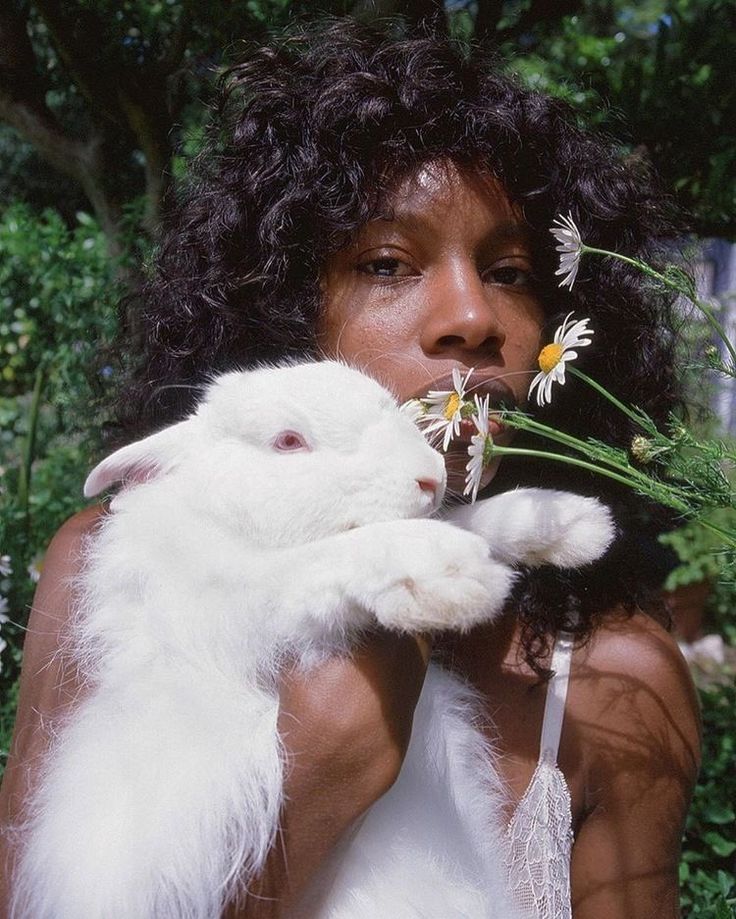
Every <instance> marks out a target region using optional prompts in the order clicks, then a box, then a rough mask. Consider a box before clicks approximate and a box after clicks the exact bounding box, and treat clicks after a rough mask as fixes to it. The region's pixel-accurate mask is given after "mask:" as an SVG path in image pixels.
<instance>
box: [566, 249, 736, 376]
mask: <svg viewBox="0 0 736 919" xmlns="http://www.w3.org/2000/svg"><path fill="white" fill-rule="evenodd" d="M582 252H583V253H588V252H589V253H591V254H593V255H608V256H610V257H611V258H615V259H618V260H619V261H620V262H626V264H627V265H633V266H634V267H635V268H638V269H639V271H641V272H643V273H644V274H646V275H649V277H650V278H655V279H656V280H657V281H659V282H660V283H661V284H664V286H665V287H669V289H670V290H674V291H675V292H676V293H678V294H684V295H685V296H686V297H687V298H688V300H690V302H691V303H693V304H694V305H695V306H696V307H697V308H698V309H699V310H700V312H701V313H702V314H703V315H704V316H705V318H706V321H707V322H708V325H710V327H711V328H712V329H713V331H714V332H715V333H716V335H717V336H718V337H719V338H720V339H721V341H722V342H723V344H724V345H725V346H726V348H727V349H728V353H729V354H730V355H731V360H732V361H733V362H734V365H735V366H736V348H734V346H733V345H732V344H731V341H730V339H729V337H728V335H727V334H726V330H725V329H724V328H723V326H722V325H721V324H720V322H719V321H718V320H717V319H716V317H715V315H714V313H713V310H712V309H711V308H710V307H709V306H708V304H707V303H704V302H703V301H702V300H701V299H700V298H699V297H697V296H695V295H694V294H693V293H692V291H691V290H685V289H684V288H683V286H682V285H681V284H678V283H677V281H673V280H672V279H671V278H668V277H667V276H666V275H664V274H662V273H661V272H659V271H655V270H654V268H650V267H649V265H647V264H646V262H641V261H639V259H635V258H631V257H630V256H628V255H621V254H620V253H619V252H609V251H608V250H607V249H596V248H594V247H593V246H586V245H585V244H583V247H582Z"/></svg>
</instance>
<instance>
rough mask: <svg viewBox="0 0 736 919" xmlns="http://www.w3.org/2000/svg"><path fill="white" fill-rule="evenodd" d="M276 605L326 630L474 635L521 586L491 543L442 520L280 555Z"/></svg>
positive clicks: (370, 530)
mask: <svg viewBox="0 0 736 919" xmlns="http://www.w3.org/2000/svg"><path fill="white" fill-rule="evenodd" d="M275 555H276V558H275V561H278V566H279V568H280V570H281V571H282V572H283V571H284V570H288V571H290V572H291V575H290V576H289V577H288V578H285V577H283V576H282V577H281V578H280V581H279V587H278V588H277V592H276V594H275V596H273V597H272V600H273V602H275V603H278V604H279V607H280V609H281V610H282V611H284V610H285V609H291V610H293V611H294V614H295V615H299V613H301V614H302V615H303V614H306V615H307V616H308V617H309V618H311V619H312V620H316V622H318V623H321V624H323V625H333V624H334V625H340V624H344V625H346V626H350V625H356V626H363V625H366V624H368V621H369V620H368V617H367V616H366V613H371V614H373V615H374V616H375V617H376V619H377V620H378V621H379V622H380V623H381V624H382V625H384V626H385V627H386V628H390V629H396V630H399V631H407V632H412V631H425V630H431V629H448V628H449V629H459V630H466V629H469V628H471V627H472V626H474V625H476V624H477V623H479V622H484V621H488V620H490V619H492V618H493V617H494V616H495V615H496V614H497V613H498V612H499V611H500V609H501V607H502V606H503V603H504V600H505V599H506V597H507V595H508V592H509V590H510V587H511V583H512V581H513V573H512V572H511V570H510V568H509V567H508V566H507V565H504V564H501V563H499V562H496V561H493V560H491V559H490V557H489V552H488V547H487V545H486V543H485V541H484V540H483V539H481V538H480V537H478V536H475V535H474V534H472V533H468V532H465V531H463V530H461V529H459V528H458V527H455V526H453V525H452V524H449V523H445V522H443V521H439V520H426V519H419V520H395V521H390V522H386V523H375V524H370V525H367V526H363V527H358V528H356V529H354V530H350V531H348V532H346V533H339V534H336V535H335V536H331V537H327V538H325V539H322V540H318V541H316V542H314V543H309V544H307V545H304V546H300V547H296V548H290V549H283V550H280V551H279V552H278V553H275Z"/></svg>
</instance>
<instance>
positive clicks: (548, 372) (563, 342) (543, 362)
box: [529, 313, 593, 406]
mask: <svg viewBox="0 0 736 919" xmlns="http://www.w3.org/2000/svg"><path fill="white" fill-rule="evenodd" d="M589 322H590V319H587V318H586V319H578V320H575V319H573V314H572V313H568V314H567V316H565V318H564V320H563V321H562V323H561V325H559V326H558V327H557V328H556V329H555V333H554V336H553V338H552V341H551V343H550V344H548V345H546V346H545V347H544V348H542V350H541V351H540V353H539V371H540V372H539V373H538V374H537V375H536V376H535V377H534V379H533V380H532V382H531V385H530V386H529V398H531V396H532V393H533V392H534V390H535V389H536V391H537V405H539V406H542V405H545V404H549V403H550V402H551V401H552V386H553V384H554V383H559V384H560V386H564V384H565V366H566V364H567V363H569V362H571V361H574V360H576V359H577V357H578V352H577V350H576V349H577V348H584V347H585V346H586V345H589V344H590V343H591V337H592V335H593V329H589V328H588V323H589Z"/></svg>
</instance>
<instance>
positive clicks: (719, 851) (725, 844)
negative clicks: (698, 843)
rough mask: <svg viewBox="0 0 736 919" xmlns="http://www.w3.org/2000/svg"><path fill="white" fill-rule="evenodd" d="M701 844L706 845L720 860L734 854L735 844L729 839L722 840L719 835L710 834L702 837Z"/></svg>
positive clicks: (735, 850)
mask: <svg viewBox="0 0 736 919" xmlns="http://www.w3.org/2000/svg"><path fill="white" fill-rule="evenodd" d="M703 842H705V843H707V845H709V846H710V848H711V849H712V850H713V851H714V852H715V853H716V855H720V856H721V857H722V858H728V856H729V855H731V854H732V853H733V852H736V842H732V841H731V840H730V839H724V837H723V836H721V834H720V833H716V832H710V833H705V834H704V835H703Z"/></svg>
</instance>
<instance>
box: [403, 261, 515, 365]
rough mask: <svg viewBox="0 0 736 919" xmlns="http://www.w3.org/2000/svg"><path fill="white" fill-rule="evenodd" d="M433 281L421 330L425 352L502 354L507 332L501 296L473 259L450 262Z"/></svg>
mask: <svg viewBox="0 0 736 919" xmlns="http://www.w3.org/2000/svg"><path fill="white" fill-rule="evenodd" d="M433 280H434V283H433V284H432V287H431V294H430V296H429V298H428V302H427V307H426V313H425V316H424V317H423V319H424V321H423V324H422V331H421V344H422V350H423V351H424V353H425V354H435V355H436V354H448V353H451V352H453V351H457V352H462V353H464V354H467V352H476V353H479V354H482V355H483V356H486V357H487V356H488V355H493V354H499V353H500V351H501V348H502V347H503V344H504V342H505V340H506V332H505V329H504V327H503V325H502V323H501V319H500V316H499V311H498V298H497V297H496V296H494V287H493V286H492V285H488V284H484V283H483V279H482V278H481V277H480V275H479V274H478V269H477V267H476V265H475V264H474V263H473V262H471V261H470V260H468V261H467V262H465V263H460V264H457V263H456V264H452V265H447V266H445V267H443V269H442V270H441V271H438V272H437V275H436V276H435V278H434V279H433Z"/></svg>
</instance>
